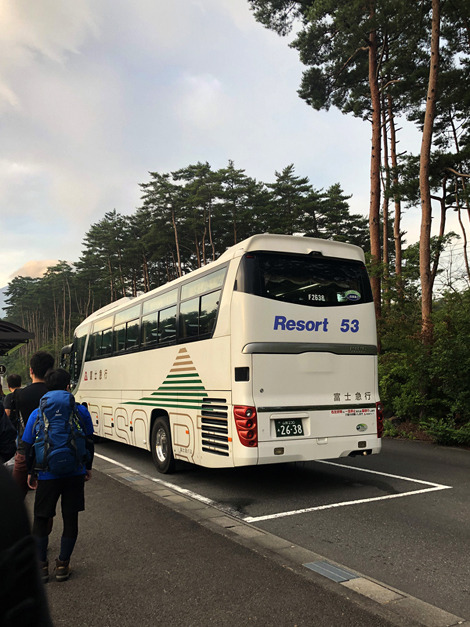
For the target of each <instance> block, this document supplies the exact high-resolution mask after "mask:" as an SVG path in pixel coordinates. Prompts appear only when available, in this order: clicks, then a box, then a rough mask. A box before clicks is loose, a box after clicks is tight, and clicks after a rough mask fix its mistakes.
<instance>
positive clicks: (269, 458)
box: [258, 435, 382, 464]
mask: <svg viewBox="0 0 470 627" xmlns="http://www.w3.org/2000/svg"><path fill="white" fill-rule="evenodd" d="M364 443H365V444H364ZM381 448H382V442H381V440H380V439H379V438H377V436H376V435H368V436H366V437H364V436H362V437H361V436H346V437H333V438H305V439H302V440H300V439H298V438H292V440H288V439H282V440H271V441H269V442H259V443H258V464H279V463H282V462H301V461H304V462H307V461H314V460H316V459H334V458H338V457H348V456H349V455H351V454H352V455H362V454H366V455H371V454H372V455H375V454H377V453H379V452H380V449H381Z"/></svg>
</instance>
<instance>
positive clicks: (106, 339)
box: [99, 329, 113, 357]
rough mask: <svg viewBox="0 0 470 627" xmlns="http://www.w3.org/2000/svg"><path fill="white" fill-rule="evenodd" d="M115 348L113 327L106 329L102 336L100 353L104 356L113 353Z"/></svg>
mask: <svg viewBox="0 0 470 627" xmlns="http://www.w3.org/2000/svg"><path fill="white" fill-rule="evenodd" d="M112 350H113V331H112V329H106V331H103V334H102V336H101V350H100V351H99V355H100V356H101V357H104V356H105V355H111V352H112Z"/></svg>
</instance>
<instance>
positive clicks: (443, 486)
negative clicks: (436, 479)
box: [315, 459, 452, 488]
mask: <svg viewBox="0 0 470 627" xmlns="http://www.w3.org/2000/svg"><path fill="white" fill-rule="evenodd" d="M315 461H316V463H317V464H328V465H329V466H338V467H339V468H349V469H350V470H358V471H359V472H369V473H371V474H372V475H382V477H391V478H392V479H401V481H411V482H412V483H421V484H422V485H430V486H433V487H435V488H451V487H452V486H450V485H442V484H441V483H432V482H431V481H423V480H422V479H412V478H411V477H401V476H400V475H390V474H388V473H387V472H379V471H378V470H368V469H367V468H356V467H355V466H346V464H337V463H336V462H327V461H326V460H324V459H317V460H315Z"/></svg>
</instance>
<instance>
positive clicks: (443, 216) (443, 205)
mask: <svg viewBox="0 0 470 627" xmlns="http://www.w3.org/2000/svg"><path fill="white" fill-rule="evenodd" d="M431 199H432V198H431ZM446 200H447V176H444V180H443V181H442V198H439V202H440V203H441V222H440V226H439V238H438V249H437V251H436V256H435V258H434V261H433V264H432V270H431V291H432V288H433V287H434V281H435V280H436V275H437V269H438V267H439V258H440V256H441V252H440V246H441V243H442V241H443V239H444V234H445V229H446V213H447V207H446Z"/></svg>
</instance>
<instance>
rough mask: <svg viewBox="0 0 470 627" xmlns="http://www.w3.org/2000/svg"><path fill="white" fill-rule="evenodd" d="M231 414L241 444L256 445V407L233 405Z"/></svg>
mask: <svg viewBox="0 0 470 627" xmlns="http://www.w3.org/2000/svg"><path fill="white" fill-rule="evenodd" d="M233 415H234V418H235V424H236V425H237V432H238V437H239V438H240V442H241V443H242V444H243V446H249V447H250V448H252V447H254V446H258V424H257V420H256V408H255V407H247V406H246V405H234V407H233Z"/></svg>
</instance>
